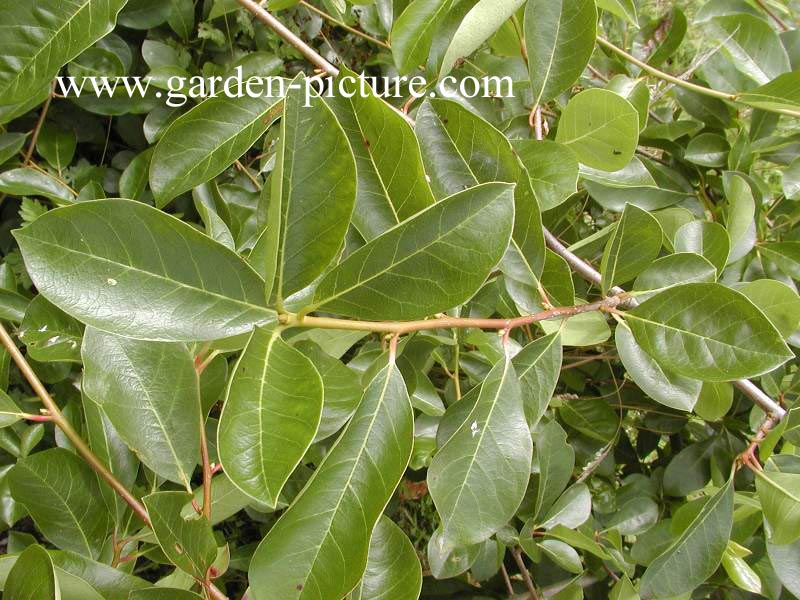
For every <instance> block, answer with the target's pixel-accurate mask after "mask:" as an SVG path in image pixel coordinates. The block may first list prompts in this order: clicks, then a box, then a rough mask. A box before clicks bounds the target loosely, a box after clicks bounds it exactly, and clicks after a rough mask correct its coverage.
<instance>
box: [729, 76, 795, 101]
mask: <svg viewBox="0 0 800 600" xmlns="http://www.w3.org/2000/svg"><path fill="white" fill-rule="evenodd" d="M738 100H739V102H743V103H744V104H749V105H750V106H753V107H755V108H761V109H764V110H797V108H798V107H800V71H793V72H791V73H784V74H783V75H779V76H778V77H776V78H775V79H773V80H772V81H770V82H769V83H765V84H764V85H762V86H760V87H757V88H755V89H753V90H749V91H747V92H744V93H742V94H739V96H738Z"/></svg>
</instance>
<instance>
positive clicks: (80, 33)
mask: <svg viewBox="0 0 800 600" xmlns="http://www.w3.org/2000/svg"><path fill="white" fill-rule="evenodd" d="M125 4H126V0H45V1H44V2H38V3H36V4H5V5H3V7H2V8H1V9H0V22H2V23H3V28H4V30H5V33H4V34H3V41H2V44H0V55H2V56H3V60H2V63H0V104H15V103H18V102H22V101H24V100H26V99H27V98H28V97H29V96H31V95H33V94H35V93H36V92H38V91H39V89H41V88H42V86H44V85H46V84H48V83H49V82H50V81H51V80H52V79H53V77H55V75H56V74H57V73H58V71H59V70H60V69H61V67H63V66H64V65H65V64H67V63H68V62H69V61H71V60H72V59H73V58H75V57H76V56H78V54H80V53H81V52H83V51H84V50H85V49H86V48H88V47H89V46H91V45H92V44H94V43H95V42H96V41H97V40H99V39H100V38H102V37H103V36H104V35H106V34H107V33H108V32H110V31H111V30H112V29H113V28H114V25H115V23H116V20H117V14H118V13H119V11H120V9H122V7H123V6H125Z"/></svg>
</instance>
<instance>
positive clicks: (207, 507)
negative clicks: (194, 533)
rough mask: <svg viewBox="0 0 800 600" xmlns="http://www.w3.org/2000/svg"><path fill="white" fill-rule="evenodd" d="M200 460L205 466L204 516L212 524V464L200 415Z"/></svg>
mask: <svg viewBox="0 0 800 600" xmlns="http://www.w3.org/2000/svg"><path fill="white" fill-rule="evenodd" d="M200 459H201V461H202V465H203V516H204V517H205V518H206V519H208V522H209V523H210V522H211V478H212V477H213V473H212V471H211V462H210V459H209V457H208V436H207V435H206V422H205V418H204V415H202V414H201V415H200Z"/></svg>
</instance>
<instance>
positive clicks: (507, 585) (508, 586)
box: [500, 564, 514, 598]
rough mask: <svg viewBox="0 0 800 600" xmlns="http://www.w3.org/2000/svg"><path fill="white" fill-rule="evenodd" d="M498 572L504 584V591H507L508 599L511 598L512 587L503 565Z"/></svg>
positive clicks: (512, 593)
mask: <svg viewBox="0 0 800 600" xmlns="http://www.w3.org/2000/svg"><path fill="white" fill-rule="evenodd" d="M500 572H501V573H502V574H503V581H504V582H505V584H506V590H507V591H508V597H509V598H511V597H512V596H513V595H514V586H513V585H511V578H510V577H509V576H508V571H507V570H506V566H505V565H502V564H501V565H500Z"/></svg>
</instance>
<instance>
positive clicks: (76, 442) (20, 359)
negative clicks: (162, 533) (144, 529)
mask: <svg viewBox="0 0 800 600" xmlns="http://www.w3.org/2000/svg"><path fill="white" fill-rule="evenodd" d="M0 342H2V344H3V346H5V348H6V350H8V352H9V354H11V358H13V359H14V362H15V363H16V364H17V368H19V370H20V372H21V373H22V375H23V376H24V377H25V379H26V380H27V381H28V383H29V384H30V386H31V388H33V391H34V392H35V393H36V395H37V396H38V397H39V399H40V400H41V401H42V404H44V407H45V408H46V409H47V412H48V413H49V415H50V418H51V420H52V421H53V423H55V425H56V426H57V427H58V428H59V429H60V430H61V431H62V432H63V433H64V435H65V436H66V438H67V439H68V440H69V441H70V442H71V443H72V445H73V446H74V447H75V450H76V451H77V453H78V454H79V455H80V456H81V457H82V458H83V459H84V460H85V461H86V462H87V463H88V464H89V466H90V467H91V468H92V469H93V470H94V471H95V473H97V474H98V475H99V476H100V478H101V479H103V481H105V482H106V483H107V484H108V485H109V486H110V487H111V488H112V489H113V490H114V491H115V492H116V493H117V494H119V496H120V497H121V498H122V499H123V500H124V501H125V502H126V503H127V504H128V506H130V507H131V509H132V510H133V512H134V513H135V514H136V516H138V517H139V518H140V519H141V520H142V521H144V522H145V524H147V525H148V526H150V518H149V517H148V516H147V510H146V509H145V507H144V506H143V505H142V504H141V503H140V502H139V500H137V499H136V497H134V495H133V494H131V492H129V491H128V490H127V488H126V487H125V486H124V485H122V483H121V482H120V481H119V480H118V479H117V478H116V477H114V475H113V474H112V473H111V472H110V471H109V470H108V469H107V468H106V466H105V465H104V464H103V463H102V461H100V459H99V458H97V456H95V454H94V452H92V450H91V449H90V448H89V446H88V445H87V444H86V442H84V441H83V439H82V438H81V436H80V435H79V434H78V432H77V431H75V429H74V428H73V427H72V424H71V423H70V422H69V421H68V420H67V419H66V418H65V417H64V415H63V414H62V412H61V410H60V409H59V408H58V405H57V404H56V402H55V400H53V397H52V396H50V393H49V392H48V391H47V389H45V387H44V385H42V382H41V381H40V380H39V378H38V377H37V376H36V373H35V372H34V370H33V369H32V368H31V366H30V364H28V361H27V360H25V357H24V356H23V355H22V352H20V350H19V348H17V345H16V344H15V343H14V340H13V339H11V336H10V335H9V333H8V331H7V330H6V328H5V327H4V326H3V324H2V323H0Z"/></svg>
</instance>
